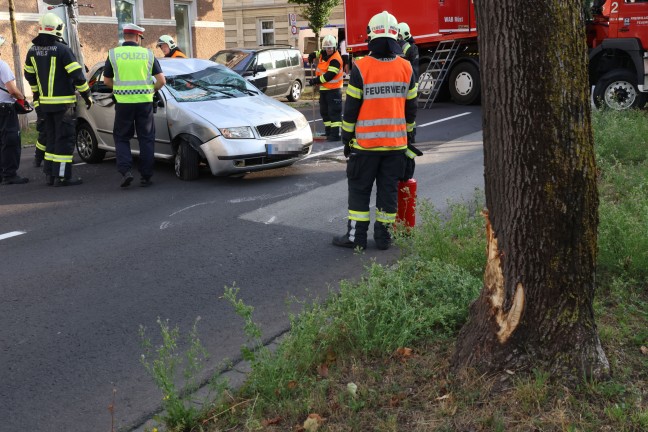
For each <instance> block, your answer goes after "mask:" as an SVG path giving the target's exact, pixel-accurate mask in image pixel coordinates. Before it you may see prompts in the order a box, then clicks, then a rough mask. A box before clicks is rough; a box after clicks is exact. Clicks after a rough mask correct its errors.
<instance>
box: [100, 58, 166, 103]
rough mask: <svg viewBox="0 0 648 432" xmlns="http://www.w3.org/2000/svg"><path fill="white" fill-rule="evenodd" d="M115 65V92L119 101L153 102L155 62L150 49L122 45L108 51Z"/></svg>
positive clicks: (112, 63) (113, 65)
mask: <svg viewBox="0 0 648 432" xmlns="http://www.w3.org/2000/svg"><path fill="white" fill-rule="evenodd" d="M108 58H109V59H110V64H111V65H112V67H113V73H114V74H115V76H114V78H113V94H114V95H115V99H117V102H118V103H142V102H153V93H154V89H155V86H154V80H153V76H152V75H151V73H152V72H153V62H154V61H155V56H154V55H153V51H151V50H150V49H146V48H142V47H139V46H120V47H117V48H113V49H111V50H110V51H108Z"/></svg>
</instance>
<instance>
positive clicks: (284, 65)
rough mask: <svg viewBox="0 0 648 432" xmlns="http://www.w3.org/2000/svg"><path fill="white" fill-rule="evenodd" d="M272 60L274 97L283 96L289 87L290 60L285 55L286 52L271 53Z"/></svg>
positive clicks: (275, 51) (276, 51)
mask: <svg viewBox="0 0 648 432" xmlns="http://www.w3.org/2000/svg"><path fill="white" fill-rule="evenodd" d="M272 59H273V60H274V63H275V70H274V76H275V86H276V87H275V93H274V94H275V96H283V95H285V94H286V93H288V87H290V81H291V79H290V75H291V73H290V59H289V58H288V56H287V55H286V50H274V51H272Z"/></svg>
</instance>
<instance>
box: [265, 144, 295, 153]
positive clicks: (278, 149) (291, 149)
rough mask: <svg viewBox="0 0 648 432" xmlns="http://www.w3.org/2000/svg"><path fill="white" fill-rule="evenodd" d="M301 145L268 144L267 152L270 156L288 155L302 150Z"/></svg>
mask: <svg viewBox="0 0 648 432" xmlns="http://www.w3.org/2000/svg"><path fill="white" fill-rule="evenodd" d="M302 147H303V146H302V144H301V143H295V142H284V143H268V144H266V150H267V151H268V154H269V155H278V154H286V153H296V152H299V151H301V149H302Z"/></svg>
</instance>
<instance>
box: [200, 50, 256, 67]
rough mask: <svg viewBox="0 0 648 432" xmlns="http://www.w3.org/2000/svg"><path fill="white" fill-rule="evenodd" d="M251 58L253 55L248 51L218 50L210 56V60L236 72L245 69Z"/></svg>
mask: <svg viewBox="0 0 648 432" xmlns="http://www.w3.org/2000/svg"><path fill="white" fill-rule="evenodd" d="M253 59H254V56H253V55H252V52H249V51H220V52H217V53H216V55H215V56H213V57H212V58H211V60H212V61H215V62H216V63H220V64H222V65H225V66H227V67H228V68H230V69H232V70H235V71H237V72H242V71H244V70H246V69H247V67H248V65H249V64H250V62H251V61H252V60H253Z"/></svg>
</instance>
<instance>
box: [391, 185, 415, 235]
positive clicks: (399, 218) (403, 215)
mask: <svg viewBox="0 0 648 432" xmlns="http://www.w3.org/2000/svg"><path fill="white" fill-rule="evenodd" d="M396 223H397V224H402V225H403V226H404V227H406V228H412V227H413V226H414V225H416V180H414V179H409V180H406V181H399V182H398V211H397V213H396Z"/></svg>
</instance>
